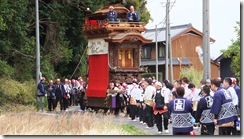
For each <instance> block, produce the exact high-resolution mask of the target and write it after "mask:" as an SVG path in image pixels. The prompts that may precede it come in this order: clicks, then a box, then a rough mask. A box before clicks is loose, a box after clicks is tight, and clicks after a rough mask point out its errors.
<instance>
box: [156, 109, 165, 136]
mask: <svg viewBox="0 0 244 139" xmlns="http://www.w3.org/2000/svg"><path fill="white" fill-rule="evenodd" d="M162 122H163V120H162V114H160V113H157V114H156V115H155V123H156V125H157V128H158V131H161V132H163V127H162Z"/></svg>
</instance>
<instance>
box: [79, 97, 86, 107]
mask: <svg viewBox="0 0 244 139" xmlns="http://www.w3.org/2000/svg"><path fill="white" fill-rule="evenodd" d="M79 103H80V109H81V110H85V107H84V105H83V96H81V97H79Z"/></svg>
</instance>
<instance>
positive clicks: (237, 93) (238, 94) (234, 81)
mask: <svg viewBox="0 0 244 139" xmlns="http://www.w3.org/2000/svg"><path fill="white" fill-rule="evenodd" d="M231 80H232V85H231V86H232V87H233V88H234V89H235V91H236V95H237V97H238V108H239V109H240V108H241V107H240V106H241V105H240V100H241V89H240V86H238V85H237V81H236V78H234V77H233V78H231Z"/></svg>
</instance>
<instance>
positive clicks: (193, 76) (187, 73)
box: [180, 66, 203, 88]
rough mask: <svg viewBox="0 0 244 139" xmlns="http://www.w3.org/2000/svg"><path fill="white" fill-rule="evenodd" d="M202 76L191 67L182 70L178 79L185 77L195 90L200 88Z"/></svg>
mask: <svg viewBox="0 0 244 139" xmlns="http://www.w3.org/2000/svg"><path fill="white" fill-rule="evenodd" d="M202 75H203V73H202V71H198V70H196V69H195V68H194V67H193V66H191V67H189V68H183V69H182V70H181V72H180V78H183V77H187V78H188V79H189V80H190V82H191V83H193V84H195V86H196V87H197V88H199V87H200V81H201V80H202Z"/></svg>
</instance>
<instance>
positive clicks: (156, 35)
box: [155, 25, 158, 80]
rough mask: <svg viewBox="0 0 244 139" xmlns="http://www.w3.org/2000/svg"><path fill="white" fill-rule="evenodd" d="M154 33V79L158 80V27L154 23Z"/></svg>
mask: <svg viewBox="0 0 244 139" xmlns="http://www.w3.org/2000/svg"><path fill="white" fill-rule="evenodd" d="M155 28H156V33H155V44H156V80H158V39H157V38H158V28H157V25H155Z"/></svg>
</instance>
